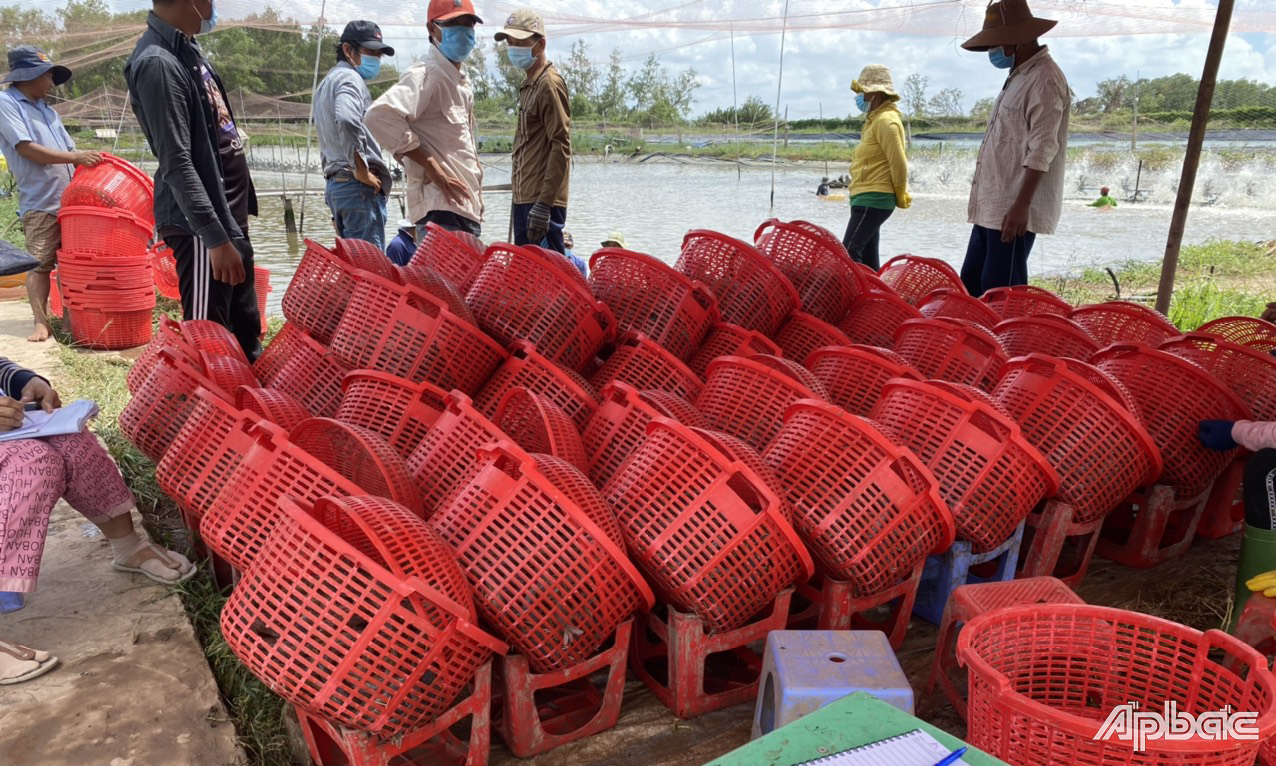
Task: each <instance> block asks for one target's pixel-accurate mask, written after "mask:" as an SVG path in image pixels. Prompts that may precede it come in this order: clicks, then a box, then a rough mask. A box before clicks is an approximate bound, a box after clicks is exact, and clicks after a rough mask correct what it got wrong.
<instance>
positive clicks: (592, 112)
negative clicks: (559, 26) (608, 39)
mask: <svg viewBox="0 0 1276 766" xmlns="http://www.w3.org/2000/svg"><path fill="white" fill-rule="evenodd" d="M558 70H559V72H560V73H561V74H562V75H563V80H564V82H566V83H567V92H568V93H569V94H570V95H571V107H572V116H573V117H576V118H582V117H594V116H596V115H597V113H598V107H597V102H598V95H599V85H600V83H601V81H602V72H600V71H599V70H598V66H597V65H596V64H595V63H594V62H593V60H592V59H590V58H589V46H588V45H587V44H586V43H585V41H584V40H577V41H576V42H574V43H572V48H571V53H570V54H569V55H568V57H567V60H566V61H565V62H563V63H562V64H561V65H560V66H559V67H558Z"/></svg>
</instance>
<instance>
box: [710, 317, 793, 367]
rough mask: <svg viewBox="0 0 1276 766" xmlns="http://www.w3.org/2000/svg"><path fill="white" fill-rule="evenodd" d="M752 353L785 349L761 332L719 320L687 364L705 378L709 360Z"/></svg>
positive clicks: (775, 354) (773, 354)
mask: <svg viewBox="0 0 1276 766" xmlns="http://www.w3.org/2000/svg"><path fill="white" fill-rule="evenodd" d="M750 354H771V355H772V356H781V355H783V354H784V350H783V349H781V348H780V347H779V346H777V345H776V344H775V341H773V340H771V339H770V338H768V337H766V336H765V335H763V334H762V333H760V332H755V331H754V330H748V329H745V328H744V327H741V326H740V325H738V324H729V323H727V322H719V323H718V324H715V325H714V326H713V328H712V329H710V330H709V334H708V335H706V336H705V339H704V345H702V346H700V348H699V349H697V350H696V352H695V354H693V355H692V357H691V361H690V362H689V363H688V364H687V366H688V367H690V368H691V371H692V372H694V373H695V374H696V375H697V376H698V377H700V378H702V379H703V378H704V376H705V374H706V373H707V372H708V371H709V362H712V361H713V360H714V359H717V358H718V357H720V356H749V355H750Z"/></svg>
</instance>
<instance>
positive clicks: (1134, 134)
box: [1130, 70, 1139, 154]
mask: <svg viewBox="0 0 1276 766" xmlns="http://www.w3.org/2000/svg"><path fill="white" fill-rule="evenodd" d="M1138 150H1139V72H1138V70H1135V72H1134V120H1133V122H1132V123H1131V124H1130V154H1134V153H1135V152H1137V151H1138Z"/></svg>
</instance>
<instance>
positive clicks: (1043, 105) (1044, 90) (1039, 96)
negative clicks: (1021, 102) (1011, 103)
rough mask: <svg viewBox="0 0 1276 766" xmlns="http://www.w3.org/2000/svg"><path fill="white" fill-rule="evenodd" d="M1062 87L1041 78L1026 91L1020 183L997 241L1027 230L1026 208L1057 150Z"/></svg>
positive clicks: (1064, 106)
mask: <svg viewBox="0 0 1276 766" xmlns="http://www.w3.org/2000/svg"><path fill="white" fill-rule="evenodd" d="M1067 98H1068V96H1067V92H1066V89H1059V88H1056V83H1054V82H1043V83H1042V87H1040V88H1035V89H1033V90H1032V91H1031V92H1029V93H1028V94H1027V97H1026V101H1027V104H1026V107H1027V120H1028V137H1027V144H1028V152H1027V154H1025V155H1024V159H1023V169H1024V170H1023V183H1021V184H1020V186H1019V193H1018V194H1017V195H1015V201H1014V202H1013V203H1011V205H1010V209H1009V210H1008V211H1006V215H1005V217H1004V218H1002V221H1001V241H1002V242H1010V241H1011V240H1013V239H1015V238H1016V237H1020V236H1022V235H1023V234H1024V233H1025V232H1027V231H1028V211H1029V209H1030V208H1031V207H1032V198H1033V197H1035V196H1036V194H1037V187H1039V186H1040V185H1041V179H1042V178H1043V177H1044V176H1045V174H1046V171H1048V170H1049V169H1050V164H1051V163H1052V162H1054V158H1055V156H1056V155H1058V153H1059V124H1060V123H1061V122H1062V121H1063V114H1064V111H1065V110H1066V109H1067V108H1068V106H1067Z"/></svg>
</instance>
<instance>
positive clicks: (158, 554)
mask: <svg viewBox="0 0 1276 766" xmlns="http://www.w3.org/2000/svg"><path fill="white" fill-rule="evenodd" d="M141 551H149V552H150V553H151V556H150V557H149V558H144V559H142V561H140V562H138V566H126V565H124V564H121V563H120V562H118V561H112V562H111V566H113V567H114V568H115V569H116V571H119V572H129V573H131V574H140V575H143V576H145V577H146V578H147V579H149V580H151V581H152V582H156V583H159V584H160V585H176V584H178V583H182V582H186V581H187V580H189V579H191V578H192V577H194V576H195V572H196V571H197V569H198V568H197V567H196V566H195V565H194V564H192V563H191V562H189V561H186V564H187V565H188V566H190V569H188V570H186V571H185V572H182V571H181V562H179V561H176V560H174V559H172V558H170V557H169V554H170V552H169V551H166V550H164V549H163V548H161V547H159V546H158V545H156V544H155V543H147V544H146V546H145V547H144V548H142V549H141V550H140V551H139V552H141ZM134 555H136V554H134ZM156 559H159V560H160V561H163V562H165V563H167V564H169V565H170V566H169V568H170V569H175V570H177V571H178V572H179V573H180V574H179V575H178V577H177V579H174V580H166V579H164V578H163V577H160V576H158V575H155V574H152V573H150V572H148V571H146V570H145V569H143V568H142V567H141V564H144V563H145V562H147V561H154V560H156ZM183 561H185V559H183Z"/></svg>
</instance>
